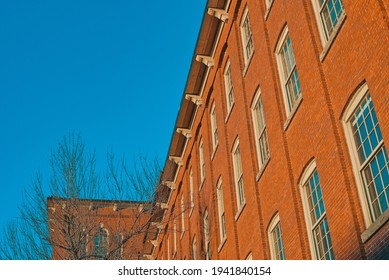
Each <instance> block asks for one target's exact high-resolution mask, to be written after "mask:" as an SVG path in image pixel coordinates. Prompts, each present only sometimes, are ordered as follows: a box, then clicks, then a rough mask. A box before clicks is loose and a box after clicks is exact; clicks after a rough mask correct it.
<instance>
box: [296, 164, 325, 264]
mask: <svg viewBox="0 0 389 280" xmlns="http://www.w3.org/2000/svg"><path fill="white" fill-rule="evenodd" d="M315 171H316V172H317V167H316V160H315V159H312V160H311V161H310V162H309V164H308V165H307V166H306V167H305V168H304V171H303V173H302V175H301V178H300V180H299V187H300V194H301V199H302V202H303V209H304V217H305V225H306V228H307V233H308V241H309V248H310V250H311V256H312V259H316V260H318V259H320V258H319V256H318V254H317V251H318V250H319V248H317V244H316V243H315V240H314V232H313V231H314V229H315V228H316V227H317V225H318V224H319V223H320V222H321V221H322V220H323V219H325V218H326V215H327V212H326V209H325V205H324V213H323V214H322V216H321V217H320V218H319V219H318V220H317V221H316V223H315V224H312V219H311V215H310V211H311V209H310V206H309V201H308V197H307V191H306V188H307V187H308V186H307V184H308V180H309V179H310V178H311V176H312V175H313V174H314V172H315ZM319 180H320V177H319ZM320 187H321V184H320ZM322 199H323V203H324V197H323V193H322ZM329 233H331V231H329ZM330 236H331V235H330Z"/></svg>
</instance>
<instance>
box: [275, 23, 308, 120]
mask: <svg viewBox="0 0 389 280" xmlns="http://www.w3.org/2000/svg"><path fill="white" fill-rule="evenodd" d="M288 37H290V36H289V29H288V26H285V27H284V29H283V30H282V32H281V35H280V38H279V39H278V42H277V47H276V51H275V55H276V60H277V68H278V74H279V77H280V83H281V91H282V96H283V100H284V107H285V111H286V116H287V118H290V117H291V116H292V115H293V114H294V112H295V110H296V109H297V107H298V106H299V104H300V102H301V100H302V96H303V94H302V90H301V82H300V78H299V82H300V91H301V92H300V96H299V97H298V98H297V99H296V100H295V102H294V104H293V106H292V107H291V108H290V106H289V93H288V91H287V89H286V87H287V84H288V81H289V80H290V79H291V78H292V77H291V75H293V73H294V70H296V71H297V65H296V58H295V56H294V52H293V46H292V45H291V47H292V54H293V59H294V61H295V64H294V67H293V70H292V71H291V72H290V73H289V76H288V77H285V66H284V63H283V59H282V55H281V51H282V47H283V46H284V43H285V41H286V39H287V38H288ZM297 74H298V71H297Z"/></svg>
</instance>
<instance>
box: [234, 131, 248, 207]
mask: <svg viewBox="0 0 389 280" xmlns="http://www.w3.org/2000/svg"><path fill="white" fill-rule="evenodd" d="M238 150H239V154H237V151H238ZM232 162H233V166H234V178H235V194H236V205H237V206H238V214H239V213H240V211H241V210H242V209H243V206H244V205H245V204H246V196H245V191H244V180H243V166H242V155H241V152H240V145H239V139H238V138H237V139H236V140H235V143H234V146H233V148H232ZM239 182H242V187H240V185H239Z"/></svg>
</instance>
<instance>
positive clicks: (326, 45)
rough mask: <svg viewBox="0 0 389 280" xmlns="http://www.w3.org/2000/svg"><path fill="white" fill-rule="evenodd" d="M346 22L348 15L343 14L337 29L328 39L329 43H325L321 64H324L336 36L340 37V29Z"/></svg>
mask: <svg viewBox="0 0 389 280" xmlns="http://www.w3.org/2000/svg"><path fill="white" fill-rule="evenodd" d="M345 20H346V14H345V13H344V12H343V15H342V16H341V18H340V19H339V22H338V24H337V26H336V28H335V29H334V31H333V32H332V34H331V36H330V38H329V39H328V41H327V42H326V43H325V45H324V47H323V51H322V52H321V54H320V62H323V61H324V59H325V58H326V56H327V54H328V52H329V50H330V49H331V46H332V44H333V43H334V41H335V38H336V36H338V33H339V31H340V29H341V28H342V26H343V23H344V21H345Z"/></svg>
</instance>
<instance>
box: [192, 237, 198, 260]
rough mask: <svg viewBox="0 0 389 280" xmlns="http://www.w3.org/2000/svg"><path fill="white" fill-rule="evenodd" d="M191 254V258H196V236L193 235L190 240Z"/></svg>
mask: <svg viewBox="0 0 389 280" xmlns="http://www.w3.org/2000/svg"><path fill="white" fill-rule="evenodd" d="M192 255H193V259H194V260H197V244H196V236H195V237H193V242H192Z"/></svg>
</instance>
